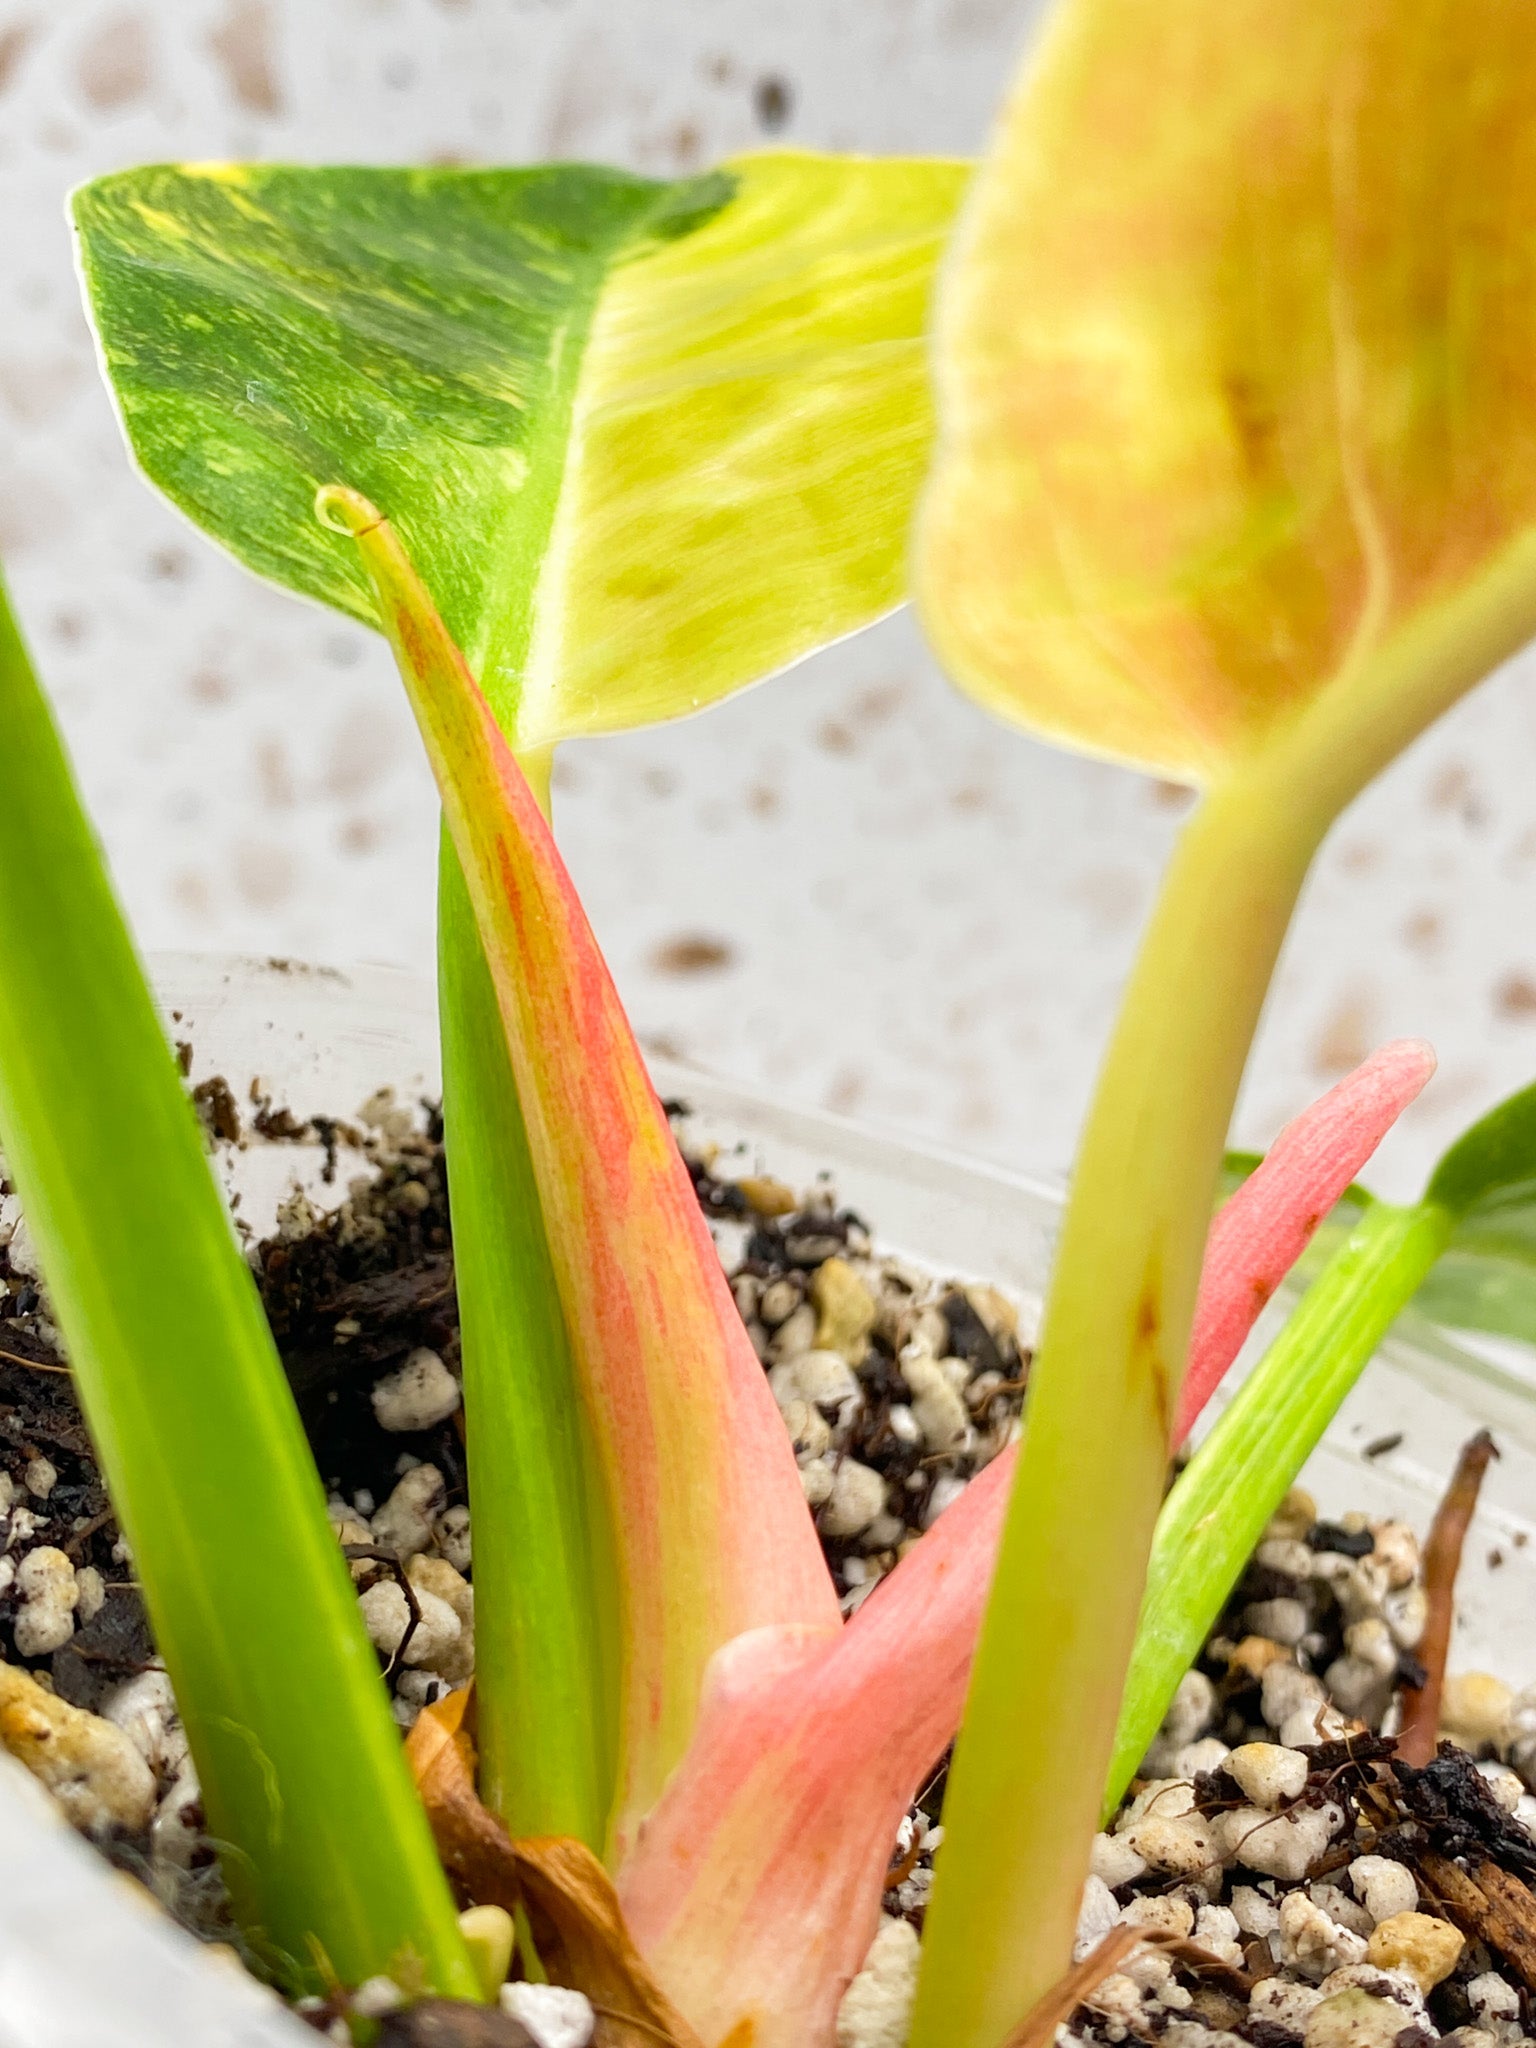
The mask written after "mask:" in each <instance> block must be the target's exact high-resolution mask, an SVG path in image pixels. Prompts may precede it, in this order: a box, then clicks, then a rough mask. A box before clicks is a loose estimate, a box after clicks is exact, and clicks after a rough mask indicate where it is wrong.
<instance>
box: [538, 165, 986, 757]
mask: <svg viewBox="0 0 1536 2048" xmlns="http://www.w3.org/2000/svg"><path fill="white" fill-rule="evenodd" d="M727 168H728V170H729V172H730V175H731V176H732V178H733V179H734V180H735V181H736V192H735V196H734V197H733V199H732V201H731V203H730V204H729V205H727V206H725V207H723V208H722V209H721V210H720V211H719V212H718V213H716V214H714V215H712V216H711V217H710V219H709V220H708V221H706V222H704V223H703V224H702V225H701V226H700V227H699V228H698V229H697V230H696V231H695V232H694V233H692V234H689V235H687V236H682V237H679V238H677V239H676V240H674V241H672V242H669V243H666V244H664V245H658V246H656V247H655V248H653V249H651V250H650V251H648V252H647V253H645V254H643V255H641V256H639V257H637V258H636V259H635V260H634V261H633V262H631V263H627V264H625V265H624V266H622V267H621V268H620V269H618V270H617V271H616V272H615V273H614V276H613V278H612V280H611V281H610V283H609V285H608V287H607V289H606V290H605V292H604V294H603V297H602V300H601V303H600V305H599V307H598V310H597V313H596V315H595V317H594V320H593V324H592V330H591V335H590V339H589V341H588V346H587V355H586V361H585V363H584V366H583V372H582V378H581V384H580V389H579V391H578V395H577V399H576V406H575V420H574V425H575V434H574V439H573V450H572V460H571V463H570V466H569V472H568V477H567V481H566V485H565V490H564V493H563V495H562V499H561V504H560V509H559V513H558V516H557V519H556V523H555V528H554V532H553V535H552V545H551V549H550V554H549V558H548V561H547V563H546V568H545V576H544V580H543V582H542V583H541V586H540V590H539V603H538V619H537V624H536V627H535V634H534V641H533V646H532V648H531V650H530V655H529V662H528V673H527V677H526V681H525V685H524V691H523V695H522V701H521V705H520V713H519V723H518V739H519V743H520V744H522V745H541V744H545V743H547V742H549V741H552V740H556V739H560V738H563V737H565V736H566V735H568V734H571V733H576V732H602V731H611V730H614V729H615V728H618V727H621V726H629V725H637V724H642V723H646V722H649V721H651V720H654V719H664V718H673V717H676V716H678V715H679V714H680V713H682V712H685V711H692V710H696V709H698V708H699V707H700V706H702V705H704V704H708V703H711V702H713V701H714V700H715V699H717V698H719V697H721V696H724V695H726V694H727V693H728V692H729V691H731V690H734V689H736V688H738V687H739V686H740V685H741V684H742V683H743V682H746V681H750V680H753V679H754V678H756V677H758V676H761V675H763V674H766V673H768V672H769V671H770V670H773V669H776V668H782V667H784V666H786V665H787V664H788V663H790V662H792V661H795V660H797V659H798V658H799V657H800V656H801V655H804V654H806V653H808V652H810V651H811V650H812V649H814V648H816V647H818V646H821V645H823V644H824V643H825V642H827V641H829V640H833V639H836V638H838V637H839V636H840V635H841V634H844V633H847V632H850V631H852V630H853V629H854V627H856V626H858V625H861V624H863V623H865V622H866V621H868V620H870V619H873V618H875V617H877V616H878V615H879V614H880V613H882V612H885V611H889V610H890V609H891V608H892V607H893V606H895V605H897V604H899V603H900V602H901V600H902V598H903V596H904V595H905V587H906V551H907V519H908V514H909V511H910V507H911V505H912V503H913V500H914V498H915V496H916V492H917V487H918V484H919V482H920V480H921V476H922V472H923V468H924V465H925V464H926V461H927V458H928V452H929V440H930V432H931V420H930V406H929V400H928V392H927V381H928V379H927V365H926V361H925V353H926V351H925V342H924V328H925V323H926V316H927V306H928V298H929V292H930V288H931V284H932V278H933V271H934V267H935V264H936V262H937V260H938V256H939V254H940V251H941V249H942V246H943V243H944V239H945V236H946V235H947V232H948V229H949V226H950V222H951V219H952V217H953V214H954V209H955V206H956V203H957V201H958V198H959V195H960V191H961V189H962V186H963V183H964V180H965V177H966V175H967V170H966V167H965V166H963V165H960V164H951V163H942V162H932V161H925V160H910V161H904V160H901V159H892V160H889V161H879V160H869V159H858V158H843V157H827V156H813V155H808V154H795V155H772V156H758V157H747V158H743V159H740V160H738V161H737V162H735V163H733V164H731V165H729V166H728V167H727Z"/></svg>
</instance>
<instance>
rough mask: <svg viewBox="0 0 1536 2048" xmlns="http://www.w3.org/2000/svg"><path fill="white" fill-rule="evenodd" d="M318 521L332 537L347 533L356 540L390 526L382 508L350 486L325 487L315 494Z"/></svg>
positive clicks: (323, 485) (325, 485) (334, 485)
mask: <svg viewBox="0 0 1536 2048" xmlns="http://www.w3.org/2000/svg"><path fill="white" fill-rule="evenodd" d="M315 517H316V518H317V519H318V520H319V522H320V524H321V525H322V526H325V527H329V529H330V531H331V532H332V533H344V534H347V535H348V536H349V537H350V538H351V539H353V540H361V539H362V537H363V535H364V534H365V533H372V532H373V531H374V529H375V528H376V527H380V526H383V525H385V524H387V522H386V520H385V518H384V514H383V513H382V512H381V511H380V510H379V508H378V506H377V505H375V504H373V503H372V502H371V500H369V499H367V498H365V497H364V496H363V494H362V492H361V491H354V490H353V489H352V488H351V486H350V485H348V484H322V485H321V486H320V488H319V490H318V491H316V493H315Z"/></svg>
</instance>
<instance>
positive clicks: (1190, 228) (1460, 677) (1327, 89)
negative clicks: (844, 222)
mask: <svg viewBox="0 0 1536 2048" xmlns="http://www.w3.org/2000/svg"><path fill="white" fill-rule="evenodd" d="M1533 102H1536V36H1533V35H1532V33H1531V18H1530V14H1529V10H1528V9H1527V8H1526V7H1524V6H1523V5H1521V4H1519V0H1315V4H1313V0H1308V4H1298V0H1195V4H1184V5H1180V6H1177V7H1169V6H1167V5H1166V4H1164V0H1066V4H1065V5H1064V6H1063V7H1062V8H1061V9H1060V11H1059V13H1058V14H1057V16H1056V19H1055V22H1054V24H1053V26H1052V28H1051V29H1050V30H1049V32H1048V34H1047V38H1046V41H1045V44H1044V46H1043V49H1042V52H1041V53H1040V55H1039V57H1038V59H1037V61H1036V62H1035V64H1034V65H1033V66H1032V67H1031V68H1030V69H1029V71H1028V72H1027V73H1026V75H1025V77H1024V79H1023V81H1022V83H1021V86H1020V88H1019V89H1018V91H1017V92H1016V94H1015V96H1014V98H1013V100H1012V102H1011V104H1010V105H1009V107H1008V109H1007V111H1006V113H1005V116H1004V118H1003V122H1002V125H1001V128H1000V131H999V134H998V136H997V138H996V143H995V148H994V151H993V154H992V156H991V157H990V159H989V161H988V163H987V165H986V167H985V168H984V169H983V170H982V171H980V172H979V173H978V175H977V180H976V185H975V188H974V194H973V197H972V199H971V201H970V202H969V204H968V207H967V210H966V214H965V216H964V220H963V225H962V228H961V230H960V232H959V235H958V237H957V249H956V261H955V263H954V266H953V269H952V270H951V272H950V273H949V278H948V282H947V285H946V292H945V300H944V306H943V309H942V311H941V316H940V323H939V336H940V349H939V411H940V419H941V452H940V457H939V461H938V465H937V471H936V477H935V481H934V484H933V488H932V494H931V496H930V498H929V500H928V502H927V506H926V515H925V518H924V522H923V539H922V542H921V565H920V568H919V583H920V586H921V591H922V603H923V607H924V610H925V613H926V616H927V619H928V622H929V624H930V627H931V629H932V631H933V634H934V637H935V640H936V642H937V644H938V647H939V649H940V652H941V654H942V655H943V657H944V659H945V660H946V662H947V663H948V664H949V666H950V668H951V670H952V672H953V674H954V675H955V677H956V679H957V680H958V681H960V682H961V683H963V684H964V686H965V687H966V688H968V689H969V690H971V691H972V692H973V693H974V694H975V695H976V696H978V697H979V698H981V699H982V700H983V701H984V702H985V703H987V704H989V705H990V706H991V707H992V708H994V709H995V710H997V711H999V712H1001V713H1002V714H1003V715H1005V716H1007V717H1010V718H1013V719H1015V720H1017V721H1019V722H1020V723H1022V724H1025V725H1027V726H1030V727H1032V728H1034V729H1036V730H1038V731H1041V732H1044V733H1046V734H1048V735H1050V736H1054V737H1056V738H1059V739H1062V740H1065V741H1067V742H1068V743H1070V744H1073V745H1077V746H1082V747H1085V748H1088V749H1090V750H1092V751H1094V752H1098V753H1104V754H1108V755H1111V756H1116V757H1119V758H1122V759H1125V760H1129V761H1133V762H1139V763H1143V764H1146V765H1148V766H1152V767H1156V768H1158V769H1160V770H1162V771H1164V772H1166V773H1171V774H1175V775H1178V776H1183V777H1188V778H1190V779H1193V780H1202V779H1205V778H1207V777H1209V776H1210V775H1212V774H1213V773H1215V772H1216V771H1218V770H1220V769H1221V768H1222V766H1223V765H1224V764H1226V763H1227V762H1229V761H1231V760H1232V759H1233V758H1234V757H1235V756H1237V755H1239V754H1241V753H1243V752H1244V751H1245V750H1246V749H1248V748H1250V747H1251V746H1253V745H1254V744H1255V743H1257V742H1259V741H1261V740H1262V739H1263V738H1265V737H1266V736H1267V735H1269V734H1271V733H1273V732H1274V731H1275V729H1276V728H1277V727H1278V726H1280V725H1282V724H1283V723H1285V722H1286V721H1288V720H1289V719H1290V718H1291V716H1292V715H1293V714H1294V713H1296V712H1297V711H1299V710H1300V709H1302V708H1303V707H1306V706H1308V705H1309V704H1310V703H1312V702H1313V701H1314V700H1315V699H1318V698H1319V697H1321V696H1323V695H1324V694H1326V693H1330V692H1332V693H1334V694H1335V695H1336V696H1339V695H1342V694H1343V693H1345V692H1351V693H1353V692H1354V691H1356V690H1360V691H1363V692H1365V693H1366V697H1367V698H1368V699H1370V703H1369V706H1368V715H1369V716H1370V717H1371V718H1373V719H1374V718H1375V716H1376V711H1375V706H1376V703H1377V702H1381V703H1385V702H1386V701H1387V700H1388V699H1389V698H1393V697H1395V698H1396V700H1397V715H1398V716H1399V717H1401V716H1402V693H1403V692H1404V691H1405V690H1408V691H1412V689H1413V688H1414V687H1415V684H1416V681H1417V680H1418V679H1420V678H1421V675H1422V672H1423V671H1424V669H1425V668H1426V667H1430V666H1438V671H1439V673H1438V678H1437V682H1436V685H1435V687H1434V689H1433V690H1432V691H1429V692H1428V693H1427V694H1426V696H1425V701H1424V705H1423V708H1422V709H1421V710H1416V711H1415V712H1414V714H1413V717H1412V718H1411V719H1408V720H1406V721H1405V722H1406V724H1407V729H1408V731H1411V730H1413V729H1414V727H1415V725H1416V724H1417V723H1422V722H1423V721H1424V719H1425V718H1427V717H1428V716H1432V715H1433V714H1434V712H1435V711H1436V710H1438V709H1439V708H1440V707H1441V705H1442V704H1443V703H1444V701H1446V699H1447V698H1448V697H1449V696H1453V695H1454V694H1455V693H1456V690H1457V689H1458V688H1462V689H1464V688H1466V687H1468V686H1469V685H1470V684H1472V683H1473V682H1475V681H1477V680H1478V677H1479V676H1480V675H1481V674H1482V673H1484V672H1485V670H1486V668H1487V667H1488V666H1491V665H1492V663H1493V662H1494V661H1495V660H1496V659H1498V658H1499V657H1500V656H1501V655H1503V654H1505V653H1508V652H1509V651H1511V650H1512V649H1513V648H1514V647H1515V646H1517V645H1519V644H1520V642H1521V641H1522V640H1523V639H1524V638H1525V637H1526V636H1527V635H1528V634H1529V633H1530V632H1531V631H1532V630H1536V594H1533V593H1536V567H1533V556H1536V543H1533V523H1536V121H1533V120H1532V118H1531V107H1532V104H1533ZM1385 715H1386V716H1387V717H1389V718H1390V717H1391V716H1392V715H1393V714H1392V713H1390V712H1389V713H1387V714H1385ZM1395 743H1396V744H1401V738H1400V737H1399V738H1397V739H1396V741H1395ZM1389 751H1390V749H1389Z"/></svg>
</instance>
